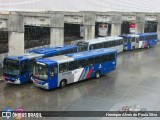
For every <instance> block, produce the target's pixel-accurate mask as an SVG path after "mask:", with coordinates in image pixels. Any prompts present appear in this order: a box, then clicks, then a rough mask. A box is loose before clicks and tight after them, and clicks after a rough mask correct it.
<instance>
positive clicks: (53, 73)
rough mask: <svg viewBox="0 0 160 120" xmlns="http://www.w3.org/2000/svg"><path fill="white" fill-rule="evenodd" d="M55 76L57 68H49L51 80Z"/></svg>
mask: <svg viewBox="0 0 160 120" xmlns="http://www.w3.org/2000/svg"><path fill="white" fill-rule="evenodd" d="M57 74H58V68H57V66H51V68H50V76H51V78H52V77H54V76H56V75H57Z"/></svg>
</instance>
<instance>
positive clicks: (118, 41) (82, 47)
mask: <svg viewBox="0 0 160 120" xmlns="http://www.w3.org/2000/svg"><path fill="white" fill-rule="evenodd" d="M76 45H77V48H78V51H79V52H82V51H87V50H94V49H100V48H113V49H116V50H117V52H118V53H119V52H122V51H123V38H122V37H118V36H110V37H99V38H95V39H91V40H87V41H79V42H78V43H77V44H76Z"/></svg>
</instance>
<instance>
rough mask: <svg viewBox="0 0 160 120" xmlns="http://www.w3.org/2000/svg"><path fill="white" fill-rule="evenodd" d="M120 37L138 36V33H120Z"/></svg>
mask: <svg viewBox="0 0 160 120" xmlns="http://www.w3.org/2000/svg"><path fill="white" fill-rule="evenodd" d="M120 36H121V37H128V38H131V37H139V35H137V34H136V35H135V34H123V35H120Z"/></svg>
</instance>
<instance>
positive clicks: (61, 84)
mask: <svg viewBox="0 0 160 120" xmlns="http://www.w3.org/2000/svg"><path fill="white" fill-rule="evenodd" d="M66 85H67V80H61V82H60V88H64V87H65V86H66Z"/></svg>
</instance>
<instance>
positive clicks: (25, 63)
mask: <svg viewBox="0 0 160 120" xmlns="http://www.w3.org/2000/svg"><path fill="white" fill-rule="evenodd" d="M74 52H77V47H76V46H75V45H65V46H58V47H54V48H53V47H51V48H50V47H47V48H39V49H35V50H32V51H30V53H27V54H24V55H22V56H8V57H6V58H5V59H4V62H3V66H4V71H3V77H4V80H5V81H6V82H7V83H12V84H24V83H27V82H29V81H30V78H31V75H32V73H33V72H32V71H33V64H34V61H35V60H36V59H39V58H43V57H50V56H55V55H62V54H68V53H74Z"/></svg>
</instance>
